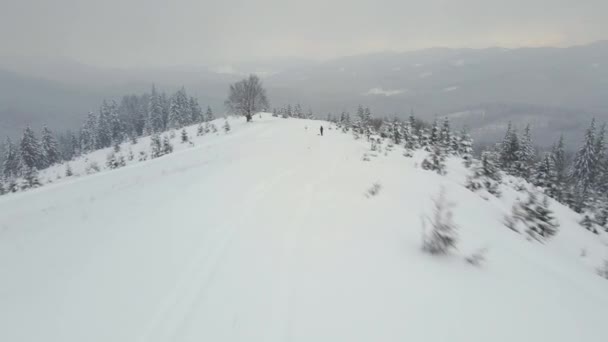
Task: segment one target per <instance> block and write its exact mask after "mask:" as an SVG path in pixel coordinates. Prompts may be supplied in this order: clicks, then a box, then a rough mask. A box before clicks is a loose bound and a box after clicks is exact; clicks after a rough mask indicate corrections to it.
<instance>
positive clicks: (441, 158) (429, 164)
mask: <svg viewBox="0 0 608 342" xmlns="http://www.w3.org/2000/svg"><path fill="white" fill-rule="evenodd" d="M421 166H422V168H423V169H425V170H430V171H435V172H437V173H438V174H440V175H445V174H446V169H445V155H444V153H443V150H442V148H441V146H439V144H437V145H434V146H432V150H431V153H430V154H429V155H428V156H427V157H426V158H425V159H424V160H423V161H422V164H421Z"/></svg>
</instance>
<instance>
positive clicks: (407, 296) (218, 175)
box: [0, 115, 608, 342]
mask: <svg viewBox="0 0 608 342" xmlns="http://www.w3.org/2000/svg"><path fill="white" fill-rule="evenodd" d="M230 122H231V125H232V131H231V132H230V133H228V134H225V133H224V132H220V133H218V134H208V135H205V136H203V137H195V138H194V139H193V140H194V146H189V145H187V144H180V143H179V142H178V140H179V132H177V134H176V138H175V139H174V144H175V147H176V151H175V152H174V153H172V154H169V155H166V156H163V157H161V158H158V159H154V160H148V161H145V162H136V161H133V162H130V164H129V165H127V166H126V167H124V168H120V169H116V170H104V171H102V172H100V173H97V174H94V175H89V176H85V175H84V167H85V165H86V163H87V162H86V161H85V159H87V160H89V161H91V160H98V162H99V164H104V163H105V156H106V155H107V153H108V150H106V151H98V152H95V153H92V154H91V155H88V156H87V157H86V158H84V157H83V158H81V159H80V160H78V161H75V162H73V163H71V165H72V167H73V169H74V171H75V172H76V173H79V174H81V176H80V177H76V176H73V177H69V178H65V177H64V178H62V179H61V180H59V181H55V182H54V184H50V185H45V186H44V187H41V188H39V189H35V190H32V191H28V192H23V193H17V194H11V195H6V196H2V197H0V303H1V305H0V341H7V342H20V341H28V342H29V341H31V342H38V341H46V342H50V341H57V342H72V341H74V342H76V341H78V342H81V341H89V342H94V341H104V342H108V341H113V342H118V341H125V342H126V341H128V342H137V341H332V342H335V341H349V342H353V341H467V342H470V341H484V342H485V341H509V342H513V341H531V342H532V341H534V342H537V341H552V342H560V341H564V342H572V341H585V342H593V341H598V342H599V341H602V342H604V341H608V330H606V318H607V317H608V280H606V279H603V278H601V277H599V276H598V275H597V274H596V273H595V269H596V267H598V266H599V265H600V264H601V262H602V260H603V259H604V258H606V257H608V253H607V252H608V247H607V246H606V243H605V238H606V236H605V235H601V236H599V237H598V236H596V235H593V234H592V233H589V232H587V231H585V230H584V229H583V228H581V227H580V226H579V225H578V224H577V222H576V221H577V220H578V219H579V216H578V215H577V214H575V213H573V212H572V211H570V210H569V209H567V208H565V207H563V206H561V205H559V204H557V203H554V202H552V204H551V205H552V208H553V209H554V210H555V211H556V216H557V218H558V220H559V222H560V224H561V227H560V231H559V233H558V235H557V236H555V237H554V238H553V239H551V240H549V241H547V242H546V243H545V244H540V243H538V242H531V241H528V240H526V239H525V236H524V235H523V234H522V235H520V234H517V233H515V232H513V231H510V230H509V229H507V228H506V227H504V226H503V224H502V223H501V221H502V218H503V216H504V214H505V213H508V212H509V211H510V207H511V204H512V202H513V201H514V200H515V198H516V196H517V195H518V193H517V192H515V191H514V190H512V189H510V188H509V187H508V186H506V185H505V186H503V192H504V196H503V197H501V198H500V199H497V198H494V197H489V199H488V200H485V199H483V198H482V197H481V196H480V195H479V194H477V193H473V192H470V191H469V190H467V189H466V188H464V187H463V186H462V184H463V182H464V178H465V175H466V173H467V170H466V169H465V168H464V167H463V166H462V163H461V161H460V160H459V159H457V158H452V159H450V160H449V161H448V166H449V173H448V175H447V176H445V177H442V176H439V175H437V174H435V173H433V172H429V171H424V170H422V169H420V168H419V167H417V165H419V163H420V161H421V158H423V156H424V153H423V152H417V153H416V155H415V156H414V158H406V157H404V156H403V155H402V152H403V151H402V150H401V148H398V147H395V148H394V149H393V151H390V152H388V153H387V154H386V155H384V152H382V153H378V154H377V155H376V156H371V160H370V161H363V160H362V156H363V154H365V153H367V154H369V153H370V152H369V146H368V144H367V143H366V142H365V141H364V140H363V139H362V140H354V139H353V138H352V136H351V135H349V134H343V133H342V132H340V131H338V130H336V129H328V128H329V124H328V123H323V122H319V121H308V120H296V119H279V118H273V117H271V116H270V115H264V117H263V118H260V117H258V116H256V117H255V119H254V121H253V122H252V123H250V124H246V123H244V122H243V120H242V119H230ZM222 123H223V120H218V121H217V122H216V124H217V125H218V127H220V126H221V124H222ZM320 124H323V125H324V126H325V128H326V129H325V135H324V136H319V135H318V127H319V125H320ZM195 130H196V128H195V127H190V128H189V131H190V133H191V134H190V135H191V136H193V135H194V132H195ZM148 146H149V140H148V138H143V139H140V141H139V142H138V143H137V144H136V145H129V144H124V146H123V148H122V150H123V151H126V150H128V148H131V149H133V150H134V151H135V154H137V152H138V151H139V150H146V149H148ZM63 172H64V167H63V166H57V167H55V168H51V169H49V170H47V171H45V172H44V177H46V178H52V179H55V178H56V177H57V175H63ZM376 182H377V183H379V184H381V186H382V188H381V190H380V192H379V193H378V194H377V195H376V196H373V197H369V198H368V197H366V196H364V194H365V191H366V190H367V189H368V188H370V187H371V186H372V184H373V183H376ZM441 186H443V187H445V189H446V193H447V196H448V198H449V199H450V200H451V201H452V202H454V204H455V208H454V220H455V221H456V223H457V224H458V226H459V228H460V229H459V232H458V233H459V244H458V250H457V251H454V252H452V253H451V254H449V255H447V256H443V257H432V256H430V255H428V254H425V253H423V252H422V251H421V249H420V246H421V216H422V215H425V214H426V215H430V214H431V213H432V201H431V198H432V197H434V196H435V195H436V194H437V193H438V191H439V189H440V187H441ZM479 248H488V254H487V260H486V262H485V263H484V264H483V265H482V266H481V267H473V266H471V265H469V264H467V263H466V262H464V260H463V259H464V257H466V256H469V255H470V254H471V253H473V252H474V251H476V250H477V249H479ZM582 249H584V250H585V251H586V256H584V257H583V256H581V250H582Z"/></svg>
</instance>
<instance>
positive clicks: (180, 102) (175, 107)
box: [169, 87, 192, 128]
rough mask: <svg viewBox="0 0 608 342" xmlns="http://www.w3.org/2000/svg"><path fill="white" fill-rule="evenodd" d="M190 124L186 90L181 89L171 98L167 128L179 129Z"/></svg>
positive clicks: (190, 112)
mask: <svg viewBox="0 0 608 342" xmlns="http://www.w3.org/2000/svg"><path fill="white" fill-rule="evenodd" d="M190 123H192V111H191V108H190V102H189V101H188V96H187V95H186V89H185V88H183V87H182V88H181V89H180V90H178V91H177V92H176V93H175V94H174V95H173V96H172V97H171V104H170V107H169V127H170V128H181V127H184V126H186V125H189V124H190Z"/></svg>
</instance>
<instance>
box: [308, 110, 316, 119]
mask: <svg viewBox="0 0 608 342" xmlns="http://www.w3.org/2000/svg"><path fill="white" fill-rule="evenodd" d="M306 118H307V119H308V120H314V119H315V115H314V114H313V113H312V109H308V113H306Z"/></svg>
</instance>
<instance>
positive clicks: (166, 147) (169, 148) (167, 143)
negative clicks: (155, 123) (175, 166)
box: [162, 135, 173, 155]
mask: <svg viewBox="0 0 608 342" xmlns="http://www.w3.org/2000/svg"><path fill="white" fill-rule="evenodd" d="M172 152H173V145H172V144H171V140H169V137H168V136H166V135H165V137H164V138H163V150H162V153H163V155H164V154H169V153H172Z"/></svg>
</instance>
